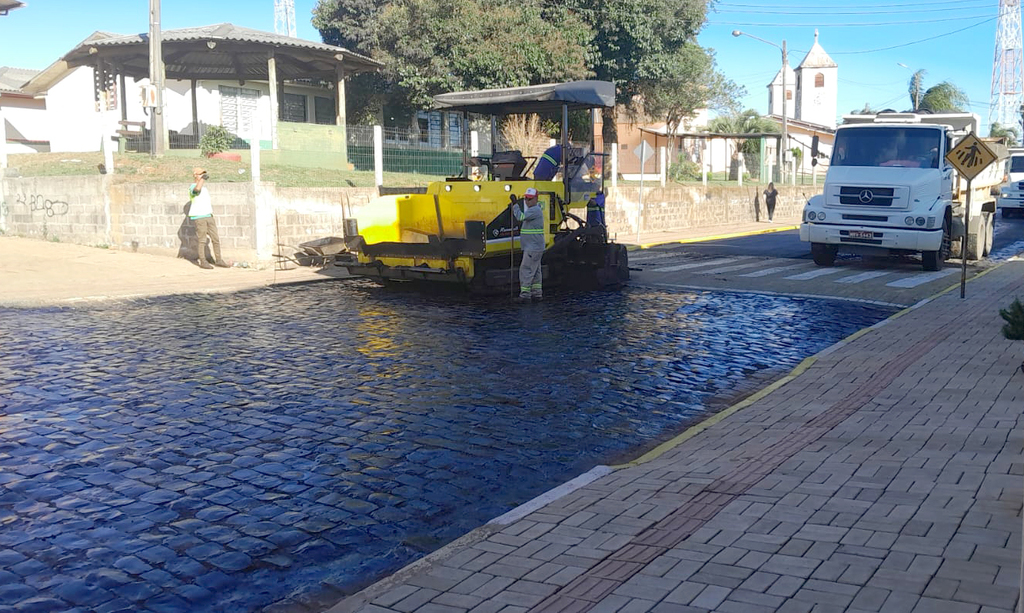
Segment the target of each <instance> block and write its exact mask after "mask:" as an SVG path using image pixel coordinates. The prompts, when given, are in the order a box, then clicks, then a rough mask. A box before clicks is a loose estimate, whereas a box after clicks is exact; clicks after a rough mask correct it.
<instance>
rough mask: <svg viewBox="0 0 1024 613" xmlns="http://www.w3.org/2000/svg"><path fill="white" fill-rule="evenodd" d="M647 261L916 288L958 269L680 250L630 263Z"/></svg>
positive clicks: (663, 267) (702, 272)
mask: <svg viewBox="0 0 1024 613" xmlns="http://www.w3.org/2000/svg"><path fill="white" fill-rule="evenodd" d="M667 258H677V259H676V261H677V262H679V263H678V264H677V263H673V262H672V261H670V260H669V261H664V260H666V259H667ZM644 260H654V261H653V262H652V263H651V264H649V265H645V266H644V267H643V268H644V269H646V270H647V271H648V272H657V273H671V272H678V271H692V272H691V273H690V274H693V275H698V276H705V277H708V276H712V275H718V274H723V273H733V272H734V273H736V274H735V276H736V277H746V278H751V279H759V278H771V277H773V276H775V277H776V278H778V279H785V280H788V281H814V280H816V279H820V278H822V277H826V276H829V275H836V278H835V279H833V282H834V283H839V284H842V285H854V284H858V283H865V282H869V281H872V280H874V279H880V278H882V277H890V276H891V278H890V279H882V281H881V282H880V283H879V285H881V284H882V283H884V284H885V286H886V287H891V288H896V289H913V288H916V287H919V286H922V285H925V284H928V283H931V282H933V281H938V280H939V279H942V278H943V277H946V276H948V275H951V274H953V273H955V272H956V270H955V269H953V268H946V269H945V270H940V271H936V272H909V271H908V270H907V269H906V268H903V269H900V270H863V269H860V270H858V268H857V267H856V266H853V267H851V266H828V267H824V266H816V265H815V264H813V263H812V262H810V261H808V260H792V259H785V258H771V257H768V258H762V257H756V256H725V257H713V258H706V259H700V258H699V257H694V256H692V255H690V254H687V253H680V252H661V253H649V254H645V255H644V256H642V257H640V258H636V259H633V258H631V259H630V263H631V264H632V263H634V262H642V261H644ZM658 260H661V261H658ZM793 262H796V263H793ZM737 271H739V272H737ZM788 273H793V274H788ZM886 281H888V282H886Z"/></svg>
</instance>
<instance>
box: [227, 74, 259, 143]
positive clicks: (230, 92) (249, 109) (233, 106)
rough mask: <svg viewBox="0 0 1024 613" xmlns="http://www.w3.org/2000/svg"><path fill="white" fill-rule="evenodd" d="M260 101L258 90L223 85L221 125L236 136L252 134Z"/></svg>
mask: <svg viewBox="0 0 1024 613" xmlns="http://www.w3.org/2000/svg"><path fill="white" fill-rule="evenodd" d="M259 99H260V91H259V90H258V89H249V88H245V87H230V86H227V85H221V86H220V125H222V126H224V129H225V130H227V131H228V132H230V133H232V134H234V135H235V136H242V135H247V134H250V133H251V132H252V126H253V123H252V119H253V117H255V116H256V109H257V106H258V103H259Z"/></svg>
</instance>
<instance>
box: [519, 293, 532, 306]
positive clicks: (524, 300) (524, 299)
mask: <svg viewBox="0 0 1024 613" xmlns="http://www.w3.org/2000/svg"><path fill="white" fill-rule="evenodd" d="M516 303H517V304H530V295H529V294H519V295H518V296H516Z"/></svg>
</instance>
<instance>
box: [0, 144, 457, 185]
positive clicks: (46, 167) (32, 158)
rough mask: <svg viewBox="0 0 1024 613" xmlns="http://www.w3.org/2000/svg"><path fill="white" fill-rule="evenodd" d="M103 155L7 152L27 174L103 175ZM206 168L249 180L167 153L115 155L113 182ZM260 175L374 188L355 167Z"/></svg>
mask: <svg viewBox="0 0 1024 613" xmlns="http://www.w3.org/2000/svg"><path fill="white" fill-rule="evenodd" d="M102 163H103V154H102V153H99V152H90V153H25V154H16V155H10V156H8V165H9V166H10V168H9V169H8V170H11V169H16V170H17V173H18V174H20V175H21V176H23V177H62V176H82V175H98V174H100V170H99V166H100V165H101V164H102ZM196 166H202V167H203V168H205V169H206V170H207V171H208V172H209V173H210V181H211V182H214V183H225V182H227V183H245V182H249V181H251V180H252V179H251V175H250V166H249V164H248V163H247V162H245V161H243V162H232V161H230V160H222V159H216V158H210V159H207V158H203V157H200V155H199V152H196V154H195V156H194V157H192V156H189V157H185V156H180V155H168V156H163V157H160V158H154V157H150V156H149V155H148V154H145V153H115V154H114V176H113V179H114V181H124V182H136V183H182V182H186V181H189V182H190V181H191V180H192V169H193V168H194V167H196ZM260 178H261V179H262V180H263V181H266V182H270V183H276V184H277V186H278V187H373V186H374V178H373V173H372V172H368V171H355V170H328V169H324V168H305V167H301V166H279V165H274V164H263V165H262V166H261V171H260ZM439 178H441V177H434V176H430V175H422V174H413V173H394V172H386V173H384V185H387V186H421V185H426V184H427V183H428V182H430V181H434V180H437V179H439Z"/></svg>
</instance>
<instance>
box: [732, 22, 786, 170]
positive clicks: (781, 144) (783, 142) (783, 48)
mask: <svg viewBox="0 0 1024 613" xmlns="http://www.w3.org/2000/svg"><path fill="white" fill-rule="evenodd" d="M732 35H733V36H737V37H739V36H748V37H750V38H753V39H754V40H759V41H761V42H762V43H767V44H769V45H771V46H772V47H775V48H776V49H779V50H781V51H782V138H781V139H780V140H779V151H778V154H779V156H778V157H779V180H780V181H785V175H784V174H783V170H782V169H783V166H782V163H783V160H784V158H783V156H782V150H783V148H785V147H786V146H788V145H789V131H788V130H787V126H786V65H787V64H788V63H789V62H788V61H787V58H786V41H785V40H783V41H782V46H781V47H780V46H778V45H776V44H775V43H773V42H772V41H770V40H765V39H763V38H758V37H757V36H754V35H753V34H747V33H746V32H741V31H739V30H733V31H732ZM768 110H769V112H770V111H771V109H768Z"/></svg>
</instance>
